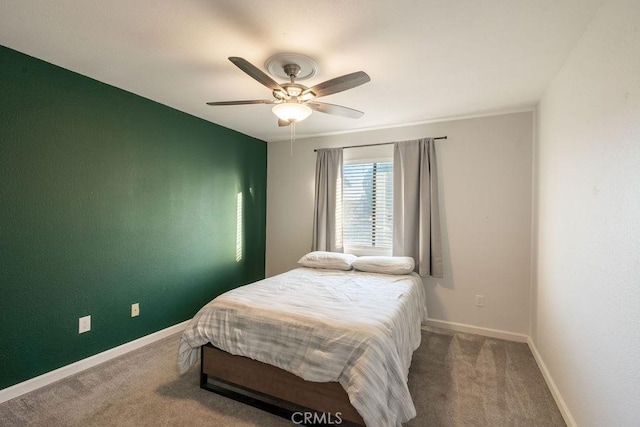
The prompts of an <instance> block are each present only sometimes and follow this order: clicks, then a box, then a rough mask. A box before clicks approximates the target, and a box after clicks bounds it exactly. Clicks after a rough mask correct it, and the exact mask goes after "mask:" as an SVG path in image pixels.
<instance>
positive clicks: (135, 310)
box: [131, 303, 140, 317]
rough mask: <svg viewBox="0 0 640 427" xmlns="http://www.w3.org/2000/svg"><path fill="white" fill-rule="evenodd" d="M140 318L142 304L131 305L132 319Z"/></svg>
mask: <svg viewBox="0 0 640 427" xmlns="http://www.w3.org/2000/svg"><path fill="white" fill-rule="evenodd" d="M137 316H140V304H139V303H135V304H131V317H137Z"/></svg>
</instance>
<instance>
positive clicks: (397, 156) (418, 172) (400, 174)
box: [393, 138, 443, 278]
mask: <svg viewBox="0 0 640 427" xmlns="http://www.w3.org/2000/svg"><path fill="white" fill-rule="evenodd" d="M439 212H440V210H439V204H438V171H437V167H436V151H435V145H434V140H433V138H424V139H418V140H415V141H403V142H396V143H395V144H394V152H393V255H395V256H410V257H413V258H414V259H415V261H416V271H417V272H418V274H420V275H421V276H427V275H431V276H433V277H439V278H442V274H443V271H442V270H443V268H442V243H441V233H440V213H439Z"/></svg>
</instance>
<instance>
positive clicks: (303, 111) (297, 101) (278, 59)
mask: <svg viewBox="0 0 640 427" xmlns="http://www.w3.org/2000/svg"><path fill="white" fill-rule="evenodd" d="M229 61H231V62H233V63H234V64H235V65H236V66H237V67H238V68H240V69H241V70H242V71H244V72H245V73H247V74H248V75H249V76H250V77H252V78H254V79H255V80H257V81H258V82H260V83H262V84H263V85H264V86H266V87H267V88H269V89H271V91H272V94H273V99H258V100H249V101H219V102H207V105H247V104H276V105H275V106H274V107H273V113H274V114H275V115H276V116H277V117H278V126H289V125H290V124H292V123H296V122H299V121H301V120H304V119H306V118H307V117H309V115H310V114H311V112H312V110H315V111H318V112H321V113H326V114H333V115H337V116H342V117H349V118H353V119H357V118H360V117H362V115H363V114H364V113H363V112H362V111H358V110H354V109H353V108H348V107H343V106H341V105H335V104H328V103H326V102H317V101H315V99H316V98H319V97H321V96H327V95H332V94H334V93H338V92H342V91H345V90H347V89H353V88H354V87H357V86H360V85H362V84H364V83H367V82H368V81H370V80H371V78H370V77H369V76H368V75H367V73H365V72H364V71H356V72H354V73H350V74H345V75H344V76H340V77H336V78H333V79H331V80H327V81H325V82H323V83H320V84H317V85H315V86H313V87H307V86H304V85H301V84H300V83H296V79H297V80H303V79H305V78H309V77H311V76H312V75H314V74H315V73H316V71H317V65H316V64H315V62H314V61H313V60H312V59H311V58H308V57H306V56H303V55H298V54H279V55H274V56H273V57H271V58H269V60H267V63H266V67H267V69H268V70H269V71H270V72H271V73H273V74H275V75H278V76H280V77H284V78H289V80H290V81H289V82H288V83H277V82H276V81H275V80H273V79H272V78H271V77H269V76H268V75H267V74H265V73H264V72H262V71H261V70H260V69H259V68H257V67H256V66H254V65H253V64H251V63H250V62H249V61H247V60H246V59H243V58H239V57H236V56H232V57H230V58H229ZM279 68H280V69H279Z"/></svg>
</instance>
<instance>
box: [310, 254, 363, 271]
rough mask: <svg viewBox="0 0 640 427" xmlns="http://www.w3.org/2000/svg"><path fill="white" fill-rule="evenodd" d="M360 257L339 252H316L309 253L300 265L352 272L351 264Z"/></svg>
mask: <svg viewBox="0 0 640 427" xmlns="http://www.w3.org/2000/svg"><path fill="white" fill-rule="evenodd" d="M357 258H358V257H357V256H355V255H351V254H342V253H338V252H324V251H314V252H309V253H308V254H306V255H305V256H303V257H302V258H300V260H299V261H298V264H300V265H302V266H303V267H312V268H329V269H333V270H351V264H353V262H354V261H355V260H356V259H357Z"/></svg>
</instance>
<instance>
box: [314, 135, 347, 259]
mask: <svg viewBox="0 0 640 427" xmlns="http://www.w3.org/2000/svg"><path fill="white" fill-rule="evenodd" d="M341 201H342V148H324V149H320V150H318V152H317V157H316V193H315V202H314V205H313V241H312V243H311V250H312V251H329V252H343V247H342V246H343V245H342V203H341Z"/></svg>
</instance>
